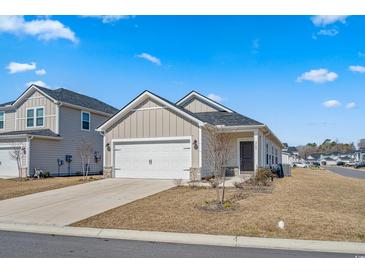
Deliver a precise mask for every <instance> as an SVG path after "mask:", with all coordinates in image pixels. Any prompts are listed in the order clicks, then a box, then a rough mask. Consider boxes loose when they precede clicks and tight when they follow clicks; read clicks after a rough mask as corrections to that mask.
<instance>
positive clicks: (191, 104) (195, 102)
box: [183, 97, 219, 113]
mask: <svg viewBox="0 0 365 274" xmlns="http://www.w3.org/2000/svg"><path fill="white" fill-rule="evenodd" d="M183 107H184V108H185V109H187V110H189V111H191V112H193V113H196V112H214V111H219V109H217V108H215V107H214V106H212V105H209V104H207V103H206V102H203V101H202V100H200V99H199V98H196V97H193V98H192V99H190V100H189V101H187V102H185V103H184V104H183Z"/></svg>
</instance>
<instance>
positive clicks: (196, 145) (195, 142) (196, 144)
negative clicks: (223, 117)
mask: <svg viewBox="0 0 365 274" xmlns="http://www.w3.org/2000/svg"><path fill="white" fill-rule="evenodd" d="M193 147H194V149H198V148H199V146H198V141H197V140H196V139H195V140H194V141H193Z"/></svg>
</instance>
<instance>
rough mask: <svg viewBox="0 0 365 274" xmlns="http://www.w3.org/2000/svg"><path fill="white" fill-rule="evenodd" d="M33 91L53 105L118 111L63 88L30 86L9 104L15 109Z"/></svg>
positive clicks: (109, 111)
mask: <svg viewBox="0 0 365 274" xmlns="http://www.w3.org/2000/svg"><path fill="white" fill-rule="evenodd" d="M35 91H37V92H40V93H41V94H42V95H44V96H45V97H46V98H48V99H49V100H51V101H53V102H54V103H57V102H60V103H65V104H69V105H72V106H76V107H80V108H87V109H90V110H95V111H98V112H103V113H107V114H115V113H116V112H117V111H118V110H117V109H116V108H114V107H112V106H110V105H108V104H106V103H104V102H102V101H100V100H98V99H95V98H93V97H90V96H86V95H83V94H80V93H77V92H74V91H71V90H68V89H64V88H58V89H48V88H44V87H40V86H37V85H31V86H30V87H28V88H27V89H26V90H25V91H24V92H23V93H22V94H21V95H20V96H19V97H18V99H16V100H15V101H13V102H10V103H11V106H13V107H16V106H17V105H19V104H21V103H23V101H24V100H25V99H26V98H28V97H29V96H30V95H31V94H32V93H33V92H35ZM7 104H9V103H7ZM5 105H6V104H2V105H0V107H3V106H5ZM6 106H8V105H6Z"/></svg>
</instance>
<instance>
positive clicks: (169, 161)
mask: <svg viewBox="0 0 365 274" xmlns="http://www.w3.org/2000/svg"><path fill="white" fill-rule="evenodd" d="M190 167H191V146H190V139H181V140H159V141H133V142H122V143H115V144H114V168H115V169H114V170H115V177H116V178H153V179H189V174H190V172H189V168H190Z"/></svg>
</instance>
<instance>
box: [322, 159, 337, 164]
mask: <svg viewBox="0 0 365 274" xmlns="http://www.w3.org/2000/svg"><path fill="white" fill-rule="evenodd" d="M321 165H323V166H335V165H337V160H336V159H333V158H332V157H324V158H321Z"/></svg>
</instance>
